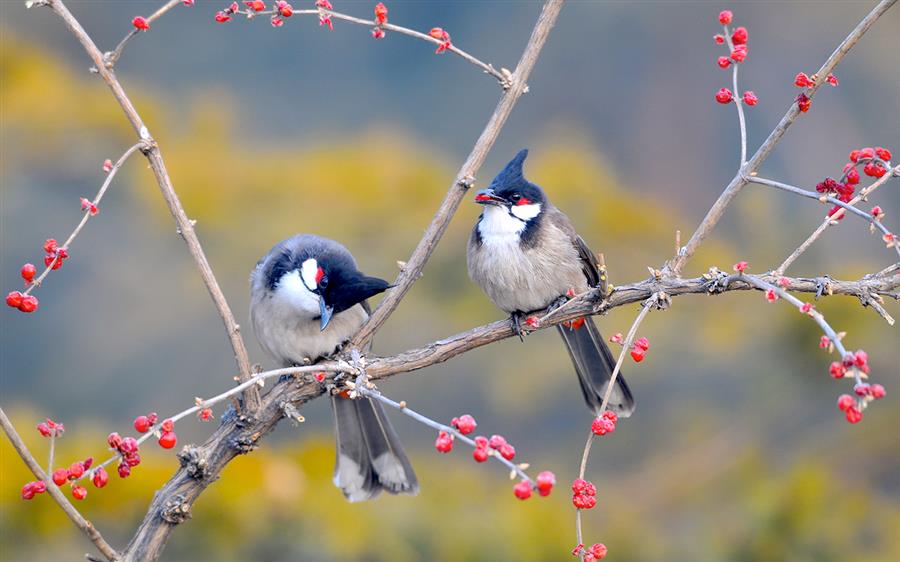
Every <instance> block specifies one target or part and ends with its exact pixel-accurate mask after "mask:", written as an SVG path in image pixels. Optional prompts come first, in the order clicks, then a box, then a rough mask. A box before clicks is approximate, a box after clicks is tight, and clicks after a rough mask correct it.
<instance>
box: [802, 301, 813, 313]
mask: <svg viewBox="0 0 900 562" xmlns="http://www.w3.org/2000/svg"><path fill="white" fill-rule="evenodd" d="M812 309H813V305H812V304H810V303H808V302H805V303H803V305H802V306H801V307H800V312H802V313H803V314H809V313H810V311H812Z"/></svg>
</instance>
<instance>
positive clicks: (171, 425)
mask: <svg viewBox="0 0 900 562" xmlns="http://www.w3.org/2000/svg"><path fill="white" fill-rule="evenodd" d="M160 429H162V431H163V432H169V431H172V430H174V429H175V422H173V421H172V420H171V419H167V420H166V421H164V422H162V424H161V425H160Z"/></svg>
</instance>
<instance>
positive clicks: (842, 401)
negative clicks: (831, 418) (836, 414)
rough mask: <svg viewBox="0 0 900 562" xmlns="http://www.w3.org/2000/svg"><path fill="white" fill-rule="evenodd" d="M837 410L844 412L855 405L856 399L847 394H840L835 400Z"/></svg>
mask: <svg viewBox="0 0 900 562" xmlns="http://www.w3.org/2000/svg"><path fill="white" fill-rule="evenodd" d="M837 407H838V410H840V411H842V412H846V411H847V410H849V409H850V408H855V407H856V399H855V398H853V397H852V396H850V395H849V394H841V395H840V396H839V397H838V401H837Z"/></svg>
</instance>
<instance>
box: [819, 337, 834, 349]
mask: <svg viewBox="0 0 900 562" xmlns="http://www.w3.org/2000/svg"><path fill="white" fill-rule="evenodd" d="M829 345H831V340H830V339H829V338H828V336H822V337H821V338H819V348H820V349H825V348H826V347H828V346H829Z"/></svg>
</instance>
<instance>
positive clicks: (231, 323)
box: [47, 0, 258, 409]
mask: <svg viewBox="0 0 900 562" xmlns="http://www.w3.org/2000/svg"><path fill="white" fill-rule="evenodd" d="M47 5H49V6H50V8H51V9H52V10H53V12H54V13H56V14H57V15H58V16H59V17H60V18H62V20H63V22H64V23H65V25H66V27H67V28H68V29H69V30H70V31H71V32H72V34H73V35H75V38H76V39H78V41H79V42H80V43H81V45H82V46H83V47H84V50H85V51H87V54H88V56H89V57H90V58H91V60H92V61H93V62H94V65H95V66H96V67H97V72H98V74H99V75H100V77H101V78H103V81H104V82H106V85H107V86H109V89H110V90H112V93H113V96H114V97H115V98H116V101H117V102H119V105H120V106H121V107H122V111H124V112H125V116H126V117H127V118H128V120H129V122H131V125H132V127H134V130H135V132H137V134H138V136H139V137H140V139H141V141H143V143H144V144H145V145H146V148H144V149H143V153H144V156H146V157H147V160H148V161H149V162H150V168H151V169H152V170H153V175H154V176H155V178H156V183H157V184H158V185H159V189H160V191H161V192H162V195H163V198H164V199H165V200H166V204H167V205H168V207H169V211H170V212H171V213H172V216H173V217H174V219H175V223H176V225H177V227H178V233H179V234H180V235H181V237H182V238H183V239H184V241H185V243H186V244H187V246H188V250H189V251H190V253H191V256H192V257H193V258H194V262H195V263H196V264H197V267H198V268H199V270H200V275H201V277H202V278H203V282H204V283H205V284H206V288H207V290H208V291H209V294H210V296H211V297H212V299H213V302H214V303H215V305H216V309H217V310H218V311H219V315H220V316H221V317H222V322H223V323H224V324H225V331H226V332H227V334H228V339H229V340H230V342H231V347H232V349H233V350H234V356H235V360H236V361H237V364H238V369H239V371H240V380H241V382H245V381H246V380H247V379H249V378H250V358H249V356H248V355H247V347H246V346H245V345H244V340H243V338H242V337H241V333H240V328H239V326H238V324H237V322H236V321H235V319H234V314H233V313H232V312H231V308H230V307H229V306H228V302H227V301H226V300H225V295H224V293H222V289H221V287H219V283H218V281H216V276H215V275H214V274H213V271H212V268H211V267H210V265H209V261H208V260H207V259H206V254H205V253H204V251H203V247H202V246H201V245H200V240H199V239H198V238H197V233H196V232H195V231H194V221H192V220H190V219H189V218H188V216H187V214H186V213H185V212H184V208H183V207H182V205H181V200H180V199H179V198H178V195H177V194H176V193H175V187H174V186H173V185H172V180H171V179H170V178H169V172H168V171H167V170H166V164H165V162H164V161H163V157H162V152H161V151H160V149H159V145H158V144H157V143H156V141H155V140H154V139H153V137H152V136H151V135H150V131H149V130H148V129H147V127H146V125H145V124H144V121H143V120H142V119H141V116H140V115H139V114H138V112H137V110H136V109H135V108H134V104H132V103H131V100H130V99H129V98H128V95H127V94H126V93H125V90H124V89H123V88H122V85H121V84H120V83H119V80H118V78H116V75H115V73H114V72H113V71H112V69H111V68H108V67H107V66H106V64H105V61H104V58H103V53H101V52H100V49H98V48H97V46H96V45H95V44H94V41H93V40H92V39H91V38H90V36H89V35H88V34H87V32H85V30H84V28H83V27H81V24H80V23H79V22H78V20H76V19H75V17H74V16H73V15H72V13H71V12H70V11H69V10H68V8H66V5H65V4H64V3H63V1H62V0H47ZM257 401H258V398H257V396H256V394H255V393H254V392H253V391H250V392H248V393H247V396H245V403H246V404H247V405H248V406H249V407H250V408H251V409H252V408H253V407H254V406H255V405H256V402H257Z"/></svg>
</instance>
